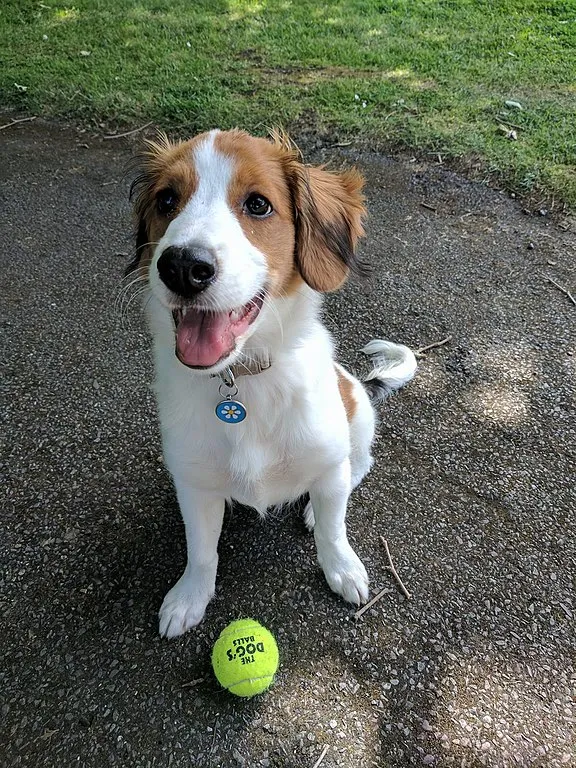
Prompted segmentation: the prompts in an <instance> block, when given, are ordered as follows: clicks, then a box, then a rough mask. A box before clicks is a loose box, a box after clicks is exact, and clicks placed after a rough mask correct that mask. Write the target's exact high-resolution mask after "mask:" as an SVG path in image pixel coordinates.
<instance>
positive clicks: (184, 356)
mask: <svg viewBox="0 0 576 768" xmlns="http://www.w3.org/2000/svg"><path fill="white" fill-rule="evenodd" d="M363 184H364V180H363V178H362V176H361V175H360V173H359V172H358V171H357V170H354V169H351V170H345V171H341V172H331V171H329V170H327V169H326V168H324V167H313V166H307V165H305V164H304V163H303V161H302V158H301V155H300V153H299V151H298V150H297V149H296V147H295V146H294V145H293V144H292V143H291V141H290V140H289V139H288V138H287V137H286V136H285V135H284V134H281V133H278V132H273V133H272V134H271V136H270V138H269V139H265V138H256V137H253V136H250V135H249V134H247V133H245V132H243V131H240V130H231V131H216V130H215V131H211V132H209V133H203V134H201V135H199V136H196V137H195V138H192V139H190V140H188V141H178V142H173V141H171V140H169V139H168V138H167V137H166V136H165V135H164V134H159V136H158V137H157V138H156V139H155V140H149V141H147V142H146V143H145V146H144V148H143V150H142V152H141V154H140V173H139V175H138V176H137V177H136V179H135V181H134V183H133V186H132V190H131V194H132V196H133V199H134V201H135V206H134V208H135V217H136V256H135V258H134V260H133V261H132V263H131V264H130V266H129V267H128V270H127V274H129V275H130V276H131V279H132V281H133V282H135V283H136V284H138V285H140V286H144V288H145V292H146V300H145V306H146V314H147V317H148V322H149V326H150V329H151V332H152V337H153V348H154V359H155V370H156V383H155V391H156V396H157V402H158V412H159V420H160V426H161V433H162V442H163V451H164V459H165V463H166V466H167V468H168V469H169V471H170V473H171V475H172V477H173V481H174V485H175V488H176V493H177V497H178V503H179V506H180V511H181V513H182V517H183V520H184V526H185V531H186V544H187V556H188V558H187V565H186V568H185V570H184V573H183V575H182V576H181V578H180V579H179V580H178V581H177V582H176V584H175V585H174V586H173V587H172V589H170V591H169V592H168V593H167V595H166V597H165V599H164V602H163V603H162V607H161V609H160V614H159V620H160V634H161V635H162V636H163V637H167V638H172V637H177V636H179V635H181V634H183V633H184V632H186V631H187V630H189V629H190V628H191V627H194V626H195V625H197V624H199V622H200V621H201V620H202V618H203V616H204V613H205V610H206V607H207V605H208V603H209V601H210V600H211V598H212V597H213V595H214V592H215V583H216V570H217V565H218V552H217V545H218V539H219V536H220V532H221V528H222V520H223V516H224V509H225V504H226V502H230V501H232V500H235V501H237V502H240V503H241V504H244V505H247V506H250V507H253V508H254V509H256V510H257V511H258V512H259V513H260V514H262V515H264V514H265V513H266V510H267V509H269V508H270V507H274V506H276V505H281V504H284V503H286V502H290V501H294V500H296V499H298V498H300V497H302V496H304V495H306V494H309V499H310V501H309V503H308V505H307V507H306V509H305V521H306V523H307V525H308V527H309V528H310V529H313V531H314V537H315V543H316V549H317V557H318V562H319V564H320V566H321V568H322V570H323V571H324V574H325V577H326V581H327V582H328V584H329V586H330V588H331V589H332V590H333V591H334V592H336V593H337V594H338V595H341V596H342V597H343V598H344V599H345V600H347V601H349V602H351V603H354V604H356V605H360V604H362V603H365V602H366V601H367V599H368V576H367V574H366V569H365V568H364V565H363V564H362V562H361V561H360V559H359V558H358V556H357V555H356V553H355V552H354V550H353V548H352V547H351V545H350V543H349V542H348V538H347V534H346V524H345V516H346V507H347V504H348V498H349V496H350V492H351V491H352V489H353V488H355V487H356V486H357V485H358V483H360V481H361V480H362V478H363V477H364V476H365V475H366V473H367V472H368V471H369V469H370V467H371V465H372V457H371V445H372V441H373V437H374V430H375V411H374V406H375V405H376V404H377V403H379V402H380V401H382V400H384V399H385V398H386V397H387V396H388V395H389V394H390V393H391V392H393V391H394V390H396V389H398V388H399V387H401V386H403V385H404V384H406V383H407V382H408V381H409V380H410V379H411V378H412V377H413V375H414V373H415V370H416V360H415V357H414V354H413V353H412V352H411V351H410V349H409V348H408V347H406V346H404V345H401V344H393V343H391V342H387V341H382V340H373V341H371V342H370V343H369V344H368V345H367V346H366V347H365V348H364V352H366V353H367V355H369V356H370V357H371V358H372V361H373V370H372V372H371V373H370V374H369V375H368V377H367V378H366V379H365V380H364V381H363V382H360V381H359V380H358V379H356V378H355V377H354V376H352V375H351V374H350V373H349V372H348V371H347V370H345V369H344V368H343V367H342V366H341V365H339V364H338V363H337V362H335V360H334V345H333V342H332V339H331V337H330V335H329V333H328V331H327V329H326V328H325V327H324V326H323V324H322V322H321V319H320V308H321V301H322V294H324V293H326V292H329V291H335V290H337V289H338V288H340V287H341V286H342V285H343V283H344V282H345V281H346V278H347V277H348V275H349V273H350V271H351V270H357V269H358V268H359V264H360V262H359V261H358V258H357V256H356V245H357V242H358V240H359V238H360V237H362V236H363V234H364V230H363V219H364V216H365V213H366V211H365V206H364V197H363V194H362V188H363Z"/></svg>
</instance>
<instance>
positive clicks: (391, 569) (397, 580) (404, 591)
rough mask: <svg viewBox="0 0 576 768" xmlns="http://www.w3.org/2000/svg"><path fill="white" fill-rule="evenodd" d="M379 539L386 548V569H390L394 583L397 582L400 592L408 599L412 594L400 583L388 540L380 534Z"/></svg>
mask: <svg viewBox="0 0 576 768" xmlns="http://www.w3.org/2000/svg"><path fill="white" fill-rule="evenodd" d="M380 541H381V542H382V544H384V549H385V550H386V557H387V558H388V563H389V565H388V566H387V568H388V570H389V571H390V573H391V574H392V576H394V578H395V580H396V583H397V584H398V586H399V587H400V589H401V591H402V594H403V595H404V596H405V597H406V598H407V599H408V600H410V598H411V597H412V595H411V594H410V592H408V590H407V589H406V587H405V586H404V584H403V583H402V579H401V578H400V576H398V573H397V571H396V568H394V563H393V562H392V555H391V554H390V550H389V549H388V542H387V541H386V539H385V538H384V536H380Z"/></svg>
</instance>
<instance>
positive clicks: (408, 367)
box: [362, 339, 417, 405]
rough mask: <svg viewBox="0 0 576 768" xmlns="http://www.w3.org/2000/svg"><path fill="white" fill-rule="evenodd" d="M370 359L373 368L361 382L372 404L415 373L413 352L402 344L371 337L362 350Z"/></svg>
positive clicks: (380, 400) (386, 395) (405, 382)
mask: <svg viewBox="0 0 576 768" xmlns="http://www.w3.org/2000/svg"><path fill="white" fill-rule="evenodd" d="M362 352H364V354H365V355H368V356H369V357H370V358H371V359H372V364H373V365H374V368H373V369H372V371H371V372H370V373H369V374H368V376H367V377H366V378H365V379H364V381H363V382H362V383H363V384H364V389H365V390H366V392H367V393H368V396H369V398H370V400H371V401H372V403H373V405H376V404H377V403H381V402H382V401H383V400H385V399H386V398H387V397H388V396H389V395H391V394H392V392H394V391H395V390H397V389H400V387H403V386H404V384H407V383H408V382H409V381H410V379H412V378H413V376H414V374H415V373H416V368H417V363H416V358H415V357H414V352H412V350H411V349H408V347H405V346H404V344H393V343H392V342H391V341H383V340H382V339H373V340H372V341H370V342H369V343H368V344H367V345H366V346H365V347H364V349H363V350H362Z"/></svg>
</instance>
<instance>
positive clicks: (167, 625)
mask: <svg viewBox="0 0 576 768" xmlns="http://www.w3.org/2000/svg"><path fill="white" fill-rule="evenodd" d="M175 485H176V493H177V495H178V503H179V504H180V511H181V512H182V518H183V519H184V527H185V529H186V548H187V551H188V562H187V563H186V569H185V570H184V573H183V574H182V576H181V577H180V579H179V580H178V581H177V582H176V584H175V585H174V586H173V587H172V589H171V590H170V591H169V592H168V594H167V595H166V597H165V598H164V602H163V603H162V607H161V608H160V634H161V635H162V637H168V638H170V637H178V635H182V634H183V633H184V632H186V631H187V630H189V629H190V628H191V627H195V626H196V625H197V624H199V623H200V622H201V621H202V618H203V617H204V612H205V611H206V606H207V605H208V603H209V602H210V600H211V599H212V597H213V596H214V590H215V587H216V569H217V566H218V539H219V538H220V531H221V530H222V519H223V517H224V505H225V502H224V499H223V498H218V497H214V496H209V495H208V494H206V493H202V492H200V491H197V490H196V489H194V488H191V487H190V486H189V485H186V484H184V483H181V482H178V480H177V479H175Z"/></svg>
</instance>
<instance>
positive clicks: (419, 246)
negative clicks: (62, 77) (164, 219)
mask: <svg viewBox="0 0 576 768" xmlns="http://www.w3.org/2000/svg"><path fill="white" fill-rule="evenodd" d="M0 141H1V143H2V156H3V161H2V163H1V164H0V195H1V199H2V206H3V213H4V215H3V216H2V219H1V221H0V230H1V234H2V236H1V241H0V242H1V244H0V251H1V258H2V288H1V291H2V293H1V298H2V306H3V312H2V334H3V335H2V351H3V355H2V356H3V362H4V371H5V375H4V380H3V401H2V405H3V408H2V417H3V420H4V425H3V434H4V435H5V438H6V440H5V445H4V447H5V451H4V456H5V458H4V459H3V464H2V467H3V474H4V476H5V480H4V481H3V483H2V486H1V493H2V497H3V498H2V505H1V512H0V514H1V523H2V546H1V549H0V559H1V563H2V569H1V578H2V590H1V597H0V605H1V610H2V617H3V627H4V630H3V632H2V640H1V641H0V642H1V658H2V662H1V667H0V690H1V697H2V704H1V714H2V718H1V726H0V728H1V731H2V734H1V739H0V743H1V745H2V746H1V747H0V762H1V764H2V765H6V766H24V765H26V766H35V767H36V766H38V767H40V766H55V767H56V766H57V767H58V768H62V767H66V766H91V767H92V766H93V767H94V768H100V767H101V766H102V767H103V766H112V765H113V766H191V765H194V766H198V767H199V768H200V767H202V766H206V767H207V768H208V767H212V766H225V767H228V766H232V767H233V766H246V767H251V766H273V767H275V768H306V767H307V766H310V768H312V766H315V765H316V766H317V765H318V762H319V760H320V759H321V765H322V768H335V767H336V766H340V767H341V768H356V767H357V766H362V767H363V766H367V767H369V766H378V767H380V766H383V767H385V768H402V767H403V766H412V765H433V766H453V765H454V766H460V767H462V768H465V767H466V766H491V767H493V768H496V767H498V768H504V767H506V766H545V767H546V768H548V767H551V768H552V767H554V766H576V757H575V749H576V739H575V732H576V727H575V724H576V706H575V699H574V690H575V682H576V677H575V675H576V672H575V644H576V639H575V637H576V633H575V622H574V613H575V610H576V609H575V606H574V588H575V584H574V579H575V574H576V554H575V546H574V533H575V527H576V524H575V508H576V503H575V502H576V490H575V482H574V481H575V476H576V458H575V445H576V439H575V438H576V420H575V419H574V396H575V382H576V355H575V354H574V352H575V350H574V347H575V340H576V332H575V329H574V321H575V318H576V307H574V306H573V305H572V304H571V303H570V301H569V298H568V297H567V296H566V295H564V294H563V293H562V292H561V291H560V290H558V289H557V288H556V287H555V286H554V285H553V284H552V283H549V282H547V280H546V279H545V277H546V276H549V277H552V278H553V279H554V280H556V281H557V282H558V283H559V284H560V285H563V286H565V287H566V288H568V289H571V290H572V291H573V292H574V291H575V289H576V278H575V273H574V262H575V259H574V257H575V250H576V249H575V239H574V234H573V223H572V222H570V221H569V220H566V221H565V222H561V223H560V224H561V226H558V225H557V224H554V223H553V222H551V221H549V220H548V218H547V217H546V216H539V217H532V216H529V215H525V214H524V213H523V212H522V211H521V209H520V207H519V206H518V204H516V203H515V202H514V201H510V200H508V199H506V198H505V197H504V196H503V195H501V194H499V193H498V192H496V191H493V190H489V189H487V188H485V187H483V186H480V185H475V184H471V183H469V182H466V181H465V180H463V179H462V178H460V177H458V176H456V175H453V174H450V173H448V172H447V171H445V170H443V169H442V168H439V167H424V166H420V165H418V163H415V162H412V163H410V162H408V161H406V162H403V163H400V162H392V161H390V160H387V159H385V158H382V157H378V156H373V155H369V154H360V153H357V152H355V151H353V150H350V151H349V152H347V153H346V154H343V155H336V154H335V150H324V149H322V148H321V147H315V148H313V149H312V150H311V152H310V153H308V157H309V158H313V159H317V160H318V159H329V158H332V159H334V160H336V161H340V160H342V159H343V160H346V161H347V162H356V163H357V164H358V165H359V166H360V167H361V168H362V170H363V171H364V172H365V173H366V175H367V177H368V187H367V190H368V196H369V207H370V213H371V218H370V226H369V234H368V238H367V241H366V243H365V245H364V248H363V253H364V256H365V257H366V258H367V259H368V260H369V261H370V262H371V263H372V264H373V265H374V267H375V269H374V273H373V276H372V278H371V279H370V280H369V281H368V282H366V283H364V284H361V283H354V284H351V285H350V286H348V288H347V289H346V290H344V291H343V292H342V293H340V294H339V295H337V296H334V297H331V298H330V300H329V301H328V302H327V306H326V317H327V322H328V324H329V325H330V327H332V328H333V329H334V331H335V334H336V337H337V339H338V343H339V347H340V350H341V358H342V360H343V362H344V363H346V364H348V365H350V366H351V367H352V368H354V369H357V370H365V363H364V362H363V361H362V360H361V356H360V355H359V354H358V352H357V350H358V349H359V348H360V347H361V346H362V345H363V344H364V343H365V342H366V341H367V340H369V339H370V338H372V337H373V336H375V335H382V336H384V337H387V338H391V339H393V340H397V341H402V342H405V343H409V344H411V345H412V346H414V347H420V346H423V345H426V344H429V343H431V342H435V341H439V340H442V339H444V338H445V337H447V336H449V335H450V336H451V337H452V338H451V341H450V342H448V343H447V344H445V345H444V346H442V347H439V348H437V349H433V350H431V351H430V352H429V353H428V354H427V355H426V357H425V358H424V359H423V360H422V361H421V366H420V370H419V374H418V377H417V378H416V379H415V381H414V382H413V383H412V384H411V385H410V386H409V387H407V388H406V389H405V390H404V391H403V392H402V393H400V394H399V395H397V396H396V397H394V398H393V399H391V400H390V401H389V402H388V403H387V405H386V407H385V408H384V409H383V411H382V419H381V425H380V436H379V440H378V443H377V446H376V451H375V453H376V459H377V462H376V465H375V468H374V469H373V471H372V473H371V475H370V476H369V477H368V478H367V480H366V481H365V482H364V484H363V486H362V487H361V488H360V489H359V490H358V491H357V492H356V493H355V495H354V498H353V501H352V503H351V508H350V514H349V520H350V526H349V527H350V535H351V540H352V541H353V542H354V544H355V546H356V548H357V551H358V552H359V554H360V555H361V557H362V558H363V560H364V562H365V564H366V566H367V568H368V571H369V574H370V576H371V580H372V590H373V593H374V594H375V593H377V592H378V591H380V590H382V589H384V590H385V592H384V595H383V597H382V599H381V600H380V601H379V602H378V603H377V604H376V605H375V606H374V607H373V608H372V609H370V610H368V611H367V612H366V613H365V614H364V615H363V616H362V618H361V619H359V620H355V619H354V616H353V612H352V611H351V610H350V608H349V607H348V606H346V605H345V604H344V603H343V602H341V601H340V600H339V599H337V598H336V597H335V596H333V595H332V594H331V593H330V591H329V589H328V587H327V586H326V584H325V582H324V579H323V577H322V574H321V573H320V571H319V568H318V567H317V565H316V564H315V559H314V547H313V542H312V539H311V537H310V535H308V534H307V532H306V530H305V528H304V526H303V523H302V520H301V517H300V515H299V514H298V512H297V511H293V512H287V513H285V514H275V515H273V516H272V517H271V519H269V520H267V521H265V522H262V521H260V520H259V518H258V517H257V516H256V515H255V514H254V513H252V512H251V511H250V510H245V509H235V510H233V511H232V512H230V513H229V514H228V515H227V518H226V521H225V528H224V532H223V536H222V540H221V546H220V552H221V560H220V571H219V581H218V594H217V597H216V599H215V600H214V602H213V603H212V604H211V605H210V607H209V609H208V612H207V615H206V619H205V621H204V623H203V624H202V625H201V627H200V628H198V629H197V630H195V631H192V632H190V633H188V634H187V635H186V636H185V637H183V638H181V639H178V640H175V641H171V642H168V641H162V640H160V639H159V637H158V636H157V619H156V613H157V610H158V608H159V606H160V603H161V600H162V596H163V594H164V592H165V591H166V590H167V588H168V587H169V586H170V585H171V584H172V582H173V581H174V580H175V579H176V578H177V577H178V576H179V575H180V571H181V569H182V568H183V565H184V557H185V552H184V536H183V530H182V526H181V523H180V520H179V516H178V512H177V508H176V502H175V497H174V493H173V491H172V488H171V484H170V480H169V478H168V476H167V474H166V471H165V470H164V468H163V466H162V462H161V460H160V446H159V439H158V432H157V428H156V420H155V414H154V406H153V401H152V397H151V393H150V388H149V385H150V380H151V371H150V358H149V352H148V342H147V339H146V336H145V333H144V330H143V327H142V323H141V320H140V318H139V313H138V310H137V309H136V307H135V306H134V305H133V306H132V307H131V308H130V309H129V310H128V313H127V315H128V316H127V318H126V321H125V322H124V323H122V322H121V320H120V316H119V313H118V312H117V311H115V309H114V299H115V296H116V293H117V289H118V285H119V280H120V276H121V274H122V269H123V266H124V263H125V262H126V256H122V255H118V254H128V253H129V251H130V248H131V242H130V238H129V236H128V233H129V230H130V217H129V208H128V204H127V201H126V197H127V186H128V182H127V181H126V180H125V179H123V178H122V170H123V168H124V166H125V163H126V161H127V159H128V158H129V156H130V153H131V150H132V145H131V144H130V143H129V142H126V143H123V144H120V142H113V141H108V142H107V141H102V140H101V139H100V138H97V137H95V136H92V135H90V134H88V133H79V132H77V131H74V130H65V129H62V128H59V127H55V126H50V125H45V124H41V123H40V122H39V121H38V122H37V123H36V124H21V125H19V126H14V127H12V128H10V129H8V130H5V131H3V132H2V133H1V134H0ZM338 151H339V150H338ZM424 204H425V205H424ZM571 228H572V229H571ZM381 536H385V537H386V538H387V540H388V542H389V544H390V548H391V551H392V555H393V557H394V560H395V563H396V566H397V568H398V571H399V572H400V574H401V575H402V579H403V580H404V582H405V583H406V585H407V587H408V588H409V589H410V591H411V592H412V594H413V597H412V599H411V600H406V598H404V597H403V596H402V594H401V593H400V592H399V590H398V589H397V587H396V585H395V583H394V581H393V580H392V579H391V576H390V573H389V572H388V570H387V568H386V564H387V561H386V557H385V552H384V550H383V547H382V546H381V543H380V537H381ZM239 616H253V617H255V618H257V619H258V620H260V621H261V622H262V623H264V624H265V625H267V626H268V627H269V628H270V629H271V630H272V631H273V632H274V633H275V634H276V637H277V639H278V644H279V647H280V653H281V669H280V673H279V675H278V678H277V682H276V684H275V686H274V687H273V688H272V689H271V690H270V691H269V692H268V693H266V694H264V695H262V696H260V697H257V698H255V699H252V700H241V699H237V698H234V697H232V696H231V695H229V694H227V693H226V692H224V691H222V690H221V689H219V687H218V685H217V683H216V682H215V680H214V679H213V677H212V674H211V671H210V663H209V654H210V649H211V646H212V644H213V642H214V640H215V638H216V637H217V635H218V634H219V632H220V630H221V629H222V627H223V626H224V625H225V624H226V623H228V621H230V620H232V619H234V618H237V617H239ZM325 748H327V751H325Z"/></svg>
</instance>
